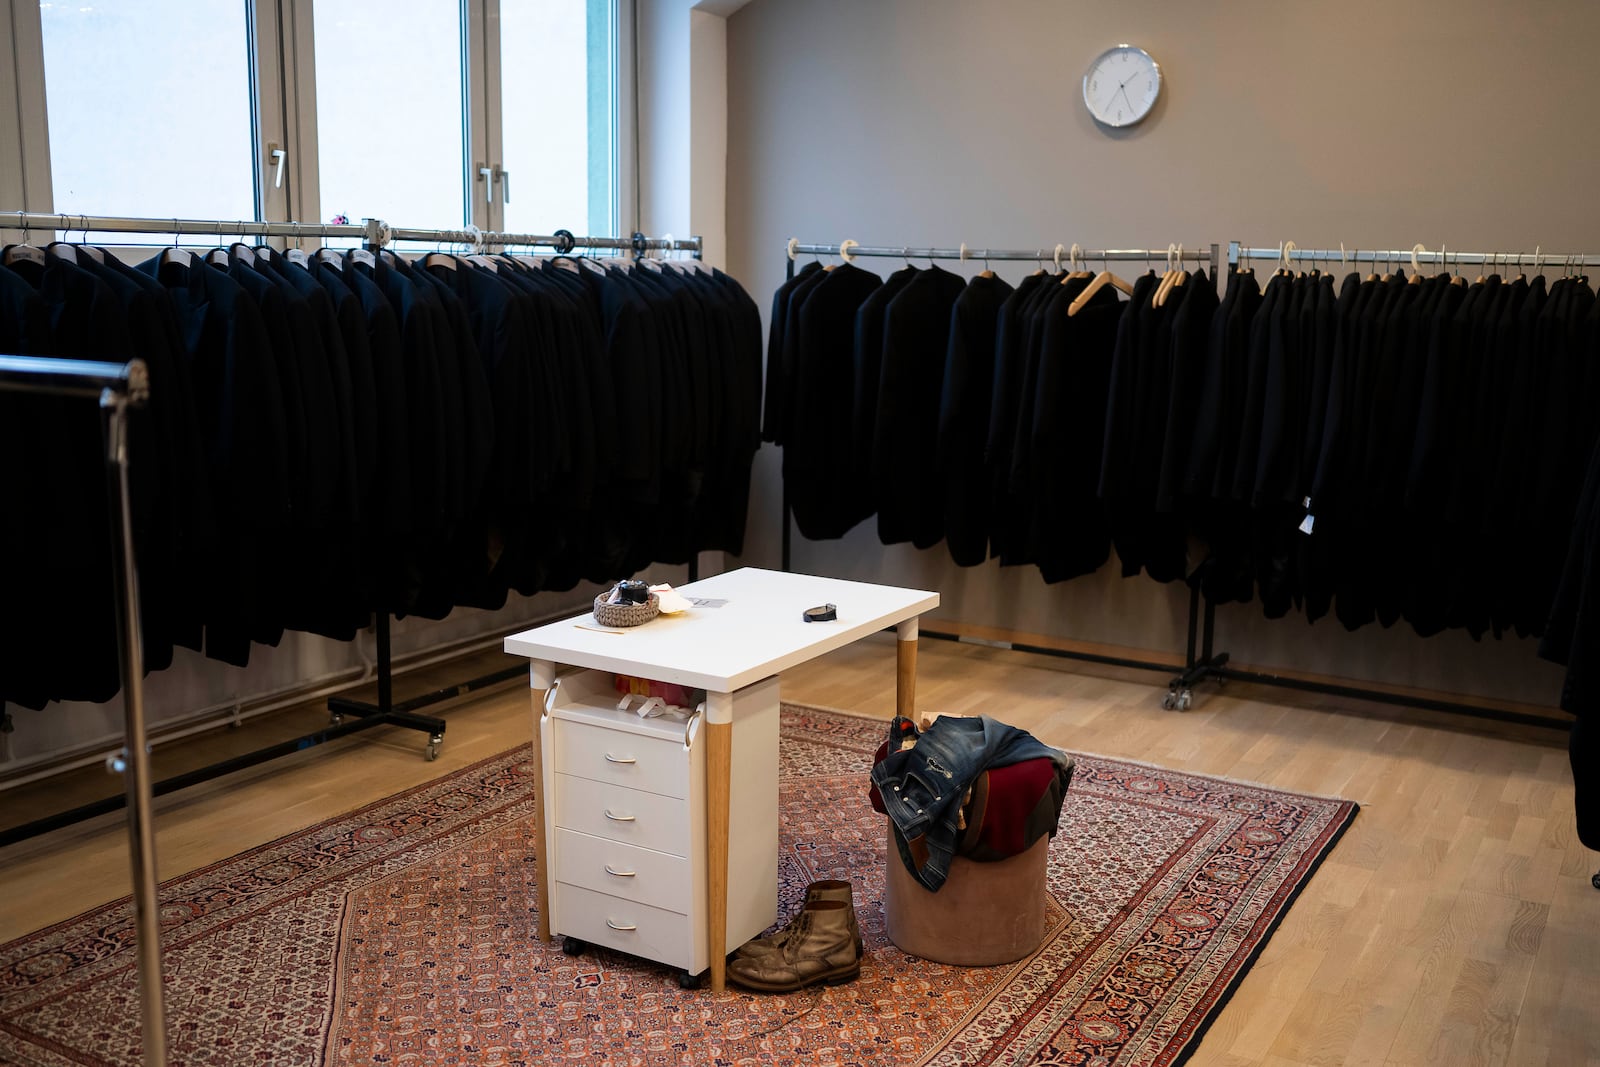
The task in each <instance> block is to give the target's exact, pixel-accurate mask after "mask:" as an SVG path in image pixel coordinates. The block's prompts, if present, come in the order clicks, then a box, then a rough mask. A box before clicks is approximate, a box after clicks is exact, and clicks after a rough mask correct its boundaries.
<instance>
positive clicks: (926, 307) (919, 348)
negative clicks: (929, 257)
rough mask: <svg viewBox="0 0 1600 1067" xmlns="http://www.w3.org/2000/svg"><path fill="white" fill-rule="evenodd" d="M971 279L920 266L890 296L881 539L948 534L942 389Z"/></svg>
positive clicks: (881, 434)
mask: <svg viewBox="0 0 1600 1067" xmlns="http://www.w3.org/2000/svg"><path fill="white" fill-rule="evenodd" d="M964 288H966V282H965V281H964V280H963V279H962V278H961V277H960V276H959V275H956V274H952V273H950V272H949V271H947V270H943V269H940V268H939V267H930V268H929V269H927V270H925V271H920V272H918V274H917V275H916V277H914V278H912V279H911V280H910V281H909V282H907V283H906V287H905V288H904V289H902V290H901V291H900V294H899V295H898V296H896V297H895V298H894V299H893V300H891V301H890V302H889V307H888V309H887V310H886V311H885V313H884V319H883V367H882V371H881V373H880V374H879V377H878V405H877V411H878V414H877V418H876V420H875V422H874V426H873V446H872V480H873V486H874V488H875V495H876V498H877V502H878V539H879V540H880V541H882V542H883V543H884V544H886V545H891V544H896V543H898V542H901V541H910V542H911V543H912V544H914V545H916V547H918V548H932V547H933V546H934V545H936V544H938V543H939V541H940V540H941V539H942V538H943V537H944V500H943V495H942V493H941V492H940V486H939V478H938V464H937V462H936V456H937V454H938V441H939V394H940V389H941V386H942V379H943V377H944V355H945V349H946V348H947V347H948V344H949V330H950V313H951V309H952V308H954V307H955V302H956V300H957V299H958V298H959V297H960V296H961V291H962V290H963V289H964Z"/></svg>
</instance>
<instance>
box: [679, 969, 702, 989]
mask: <svg viewBox="0 0 1600 1067" xmlns="http://www.w3.org/2000/svg"><path fill="white" fill-rule="evenodd" d="M678 988H679V989H699V988H700V976H699V975H698V974H690V973H689V972H688V971H679V972H678Z"/></svg>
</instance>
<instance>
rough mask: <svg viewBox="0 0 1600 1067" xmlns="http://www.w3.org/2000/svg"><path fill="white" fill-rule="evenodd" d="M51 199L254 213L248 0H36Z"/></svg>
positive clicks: (87, 208) (162, 212) (129, 210)
mask: <svg viewBox="0 0 1600 1067" xmlns="http://www.w3.org/2000/svg"><path fill="white" fill-rule="evenodd" d="M39 18H40V29H41V31H42V34H43V39H44V69H45V79H46V85H47V93H46V101H47V106H48V109H49V130H50V173H51V186H52V190H53V193H54V201H55V203H54V207H53V210H55V211H59V212H71V213H83V214H90V213H92V214H96V215H152V216H168V215H171V216H180V215H181V216H187V217H202V218H218V219H248V218H255V216H256V182H255V174H256V165H255V151H254V144H255V136H254V125H255V123H254V117H253V114H252V111H251V106H250V100H251V93H252V86H251V79H252V74H253V69H252V68H253V62H252V57H251V51H250V31H249V26H248V22H247V9H246V4H245V0H232V2H215V0H214V2H211V3H200V4H197V3H194V2H193V0H70V2H67V3H61V2H57V0H45V2H44V3H41V4H40V5H39Z"/></svg>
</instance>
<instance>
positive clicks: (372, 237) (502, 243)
mask: <svg viewBox="0 0 1600 1067" xmlns="http://www.w3.org/2000/svg"><path fill="white" fill-rule="evenodd" d="M13 220H15V224H14V225H13ZM0 225H3V226H5V227H6V228H7V229H17V230H22V231H24V232H26V231H28V230H60V231H62V232H63V233H73V232H76V231H83V232H85V233H88V232H91V231H99V232H101V233H141V234H149V235H152V236H153V235H156V234H170V235H173V236H186V235H187V236H195V237H222V236H224V235H231V236H241V237H286V238H290V239H300V238H306V237H311V238H329V237H338V238H350V237H354V238H357V239H359V240H363V241H365V242H366V243H367V244H368V245H369V246H371V247H373V248H383V247H385V246H387V245H389V244H390V243H392V242H394V241H423V242H432V243H435V244H452V245H471V246H473V247H474V249H485V248H494V247H507V246H525V247H544V248H554V249H556V250H558V251H572V250H574V249H578V248H583V249H589V250H594V251H602V250H607V249H610V250H614V251H619V252H633V253H635V254H642V253H644V252H647V251H669V252H692V253H694V255H695V256H696V258H698V257H699V256H700V255H701V253H702V251H703V248H704V241H703V239H702V238H700V237H686V238H673V237H671V236H670V235H668V236H662V237H646V236H645V235H644V234H642V233H635V234H632V235H631V236H628V237H586V236H578V235H575V234H573V233H572V232H571V231H568V230H558V231H557V232H556V233H553V234H536V233H502V232H500V231H497V230H480V229H478V228H476V227H472V226H468V227H465V228H460V229H442V230H440V229H414V228H410V227H395V226H390V225H389V224H388V223H386V222H384V221H383V220H382V219H364V220H362V221H361V222H360V223H321V222H260V221H257V220H254V219H183V218H169V219H164V218H150V217H141V218H135V217H130V216H125V215H72V214H60V213H46V212H38V211H0Z"/></svg>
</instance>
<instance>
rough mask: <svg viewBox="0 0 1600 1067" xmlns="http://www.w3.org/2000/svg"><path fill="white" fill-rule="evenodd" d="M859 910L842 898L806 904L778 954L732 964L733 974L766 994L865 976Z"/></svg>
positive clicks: (738, 979)
mask: <svg viewBox="0 0 1600 1067" xmlns="http://www.w3.org/2000/svg"><path fill="white" fill-rule="evenodd" d="M856 936H857V935H856V925H855V909H854V908H852V907H850V905H848V904H845V903H844V902H842V901H838V900H819V901H817V902H816V903H815V904H812V905H810V906H809V907H805V908H802V909H801V910H800V915H799V916H798V918H797V919H796V922H795V930H794V932H793V933H792V934H790V935H789V937H788V939H787V940H785V941H784V943H783V947H782V948H780V949H778V950H777V951H776V952H768V953H766V954H765V955H761V956H746V957H743V958H741V959H736V960H734V961H733V962H732V963H730V964H728V977H729V978H731V979H732V980H733V981H735V982H738V983H739V984H740V985H742V986H745V987H747V988H749V989H757V990H760V991H761V992H763V993H792V992H793V991H794V990H796V989H804V988H805V987H806V986H808V985H815V984H817V983H818V982H826V983H828V984H829V985H837V984H839V983H840V982H848V981H850V980H851V979H854V978H856V977H858V976H859V975H860V974H861V950H860V948H858V947H857V941H856Z"/></svg>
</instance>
